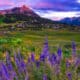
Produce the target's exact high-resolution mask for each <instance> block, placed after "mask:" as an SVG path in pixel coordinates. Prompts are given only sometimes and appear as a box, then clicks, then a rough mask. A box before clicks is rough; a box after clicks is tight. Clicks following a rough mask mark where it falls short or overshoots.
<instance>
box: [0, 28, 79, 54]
mask: <svg viewBox="0 0 80 80" xmlns="http://www.w3.org/2000/svg"><path fill="white" fill-rule="evenodd" d="M45 36H48V41H49V46H50V51H51V52H56V50H57V48H58V46H61V47H62V49H63V52H65V51H69V52H71V42H72V41H75V42H76V46H77V52H78V53H80V32H70V31H66V30H49V29H47V30H42V31H30V30H24V31H12V32H9V33H6V34H5V35H1V36H0V53H3V52H5V51H6V50H12V49H14V50H17V49H18V48H20V49H21V50H22V52H23V53H25V52H31V51H35V53H36V54H39V53H40V52H41V50H42V48H43V43H44V40H45Z"/></svg>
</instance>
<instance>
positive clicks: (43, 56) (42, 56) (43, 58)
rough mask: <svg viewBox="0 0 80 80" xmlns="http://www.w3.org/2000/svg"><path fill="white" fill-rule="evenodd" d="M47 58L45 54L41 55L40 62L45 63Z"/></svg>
mask: <svg viewBox="0 0 80 80" xmlns="http://www.w3.org/2000/svg"><path fill="white" fill-rule="evenodd" d="M45 58H46V57H45V55H44V54H40V61H43V62H44V61H45Z"/></svg>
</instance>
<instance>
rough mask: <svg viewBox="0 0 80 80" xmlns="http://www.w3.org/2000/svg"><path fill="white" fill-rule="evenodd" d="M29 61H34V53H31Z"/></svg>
mask: <svg viewBox="0 0 80 80" xmlns="http://www.w3.org/2000/svg"><path fill="white" fill-rule="evenodd" d="M31 61H32V62H35V55H34V53H31Z"/></svg>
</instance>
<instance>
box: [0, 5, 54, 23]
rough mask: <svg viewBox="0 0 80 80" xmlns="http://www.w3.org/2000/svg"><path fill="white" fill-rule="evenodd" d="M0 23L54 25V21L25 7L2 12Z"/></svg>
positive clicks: (0, 12) (0, 11)
mask: <svg viewBox="0 0 80 80" xmlns="http://www.w3.org/2000/svg"><path fill="white" fill-rule="evenodd" d="M0 21H1V22H4V23H14V22H16V21H28V23H31V22H34V24H35V23H36V24H44V23H53V21H52V20H49V19H45V18H42V17H40V16H39V15H38V14H36V13H35V12H34V11H33V10H32V9H30V8H29V7H27V6H25V5H23V6H22V7H14V8H12V9H7V10H0Z"/></svg>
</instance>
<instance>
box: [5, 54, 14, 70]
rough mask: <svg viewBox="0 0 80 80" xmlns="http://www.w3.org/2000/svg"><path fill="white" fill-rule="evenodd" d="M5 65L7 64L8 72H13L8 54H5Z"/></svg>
mask: <svg viewBox="0 0 80 80" xmlns="http://www.w3.org/2000/svg"><path fill="white" fill-rule="evenodd" d="M6 64H7V67H8V70H10V71H11V70H13V66H12V63H11V59H10V55H9V53H8V52H6Z"/></svg>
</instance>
